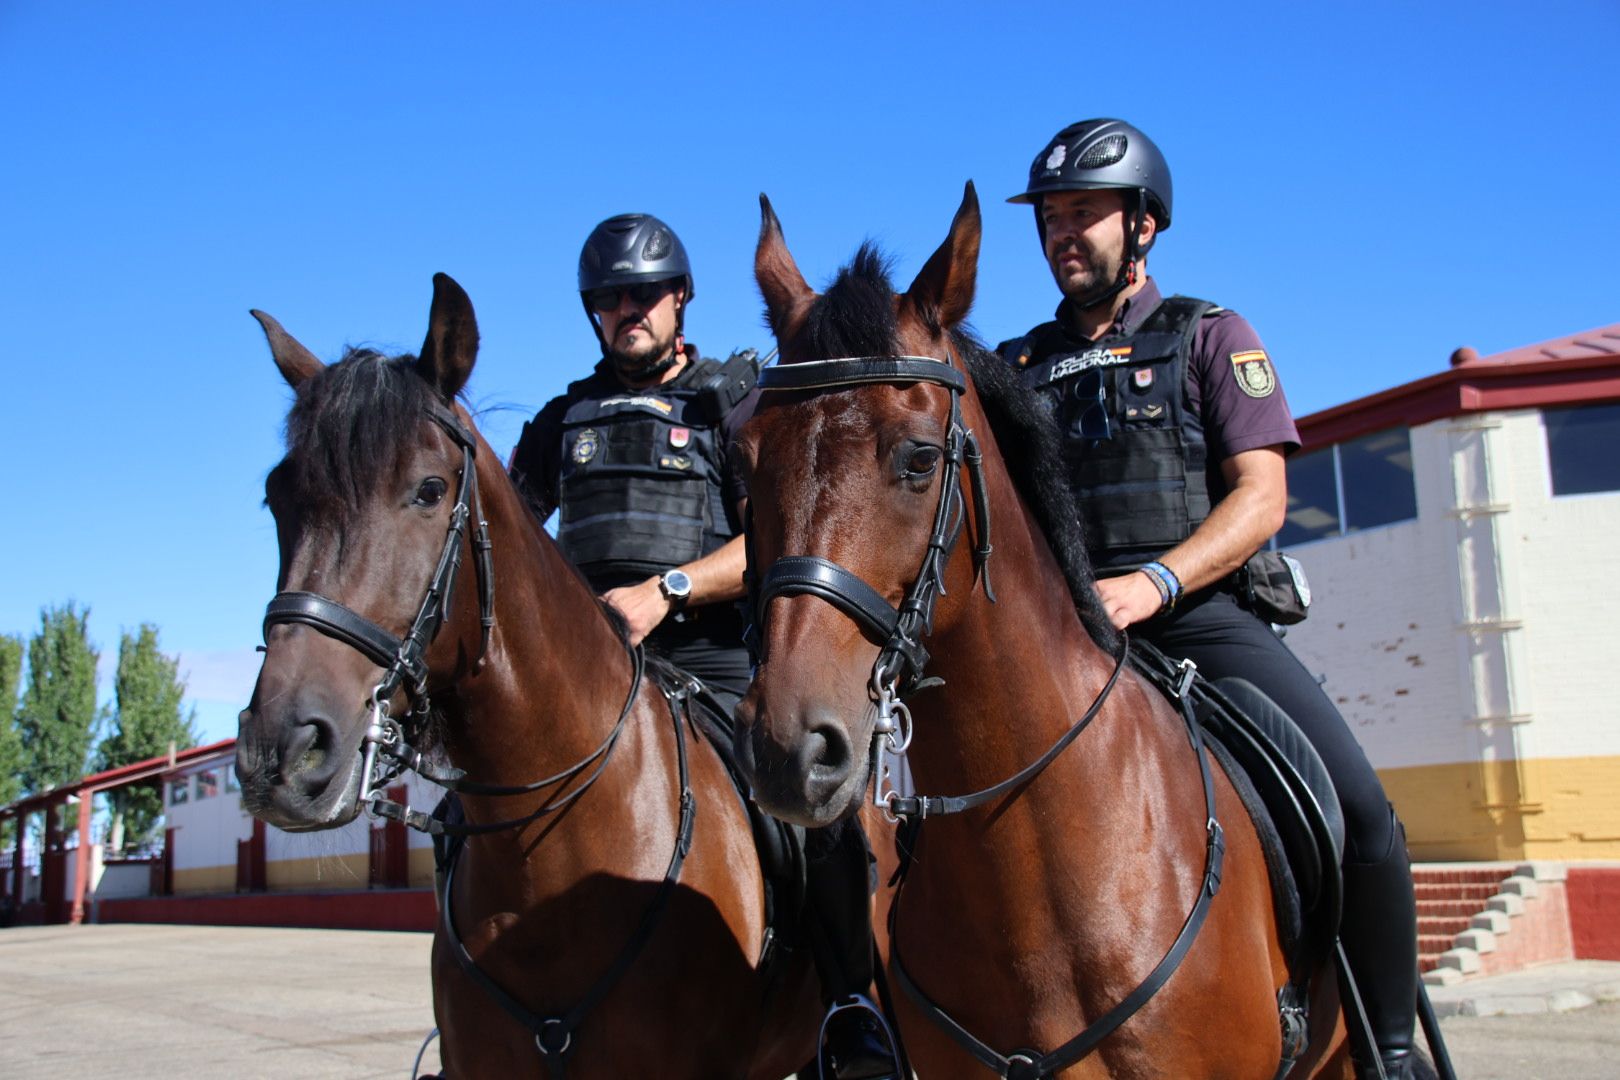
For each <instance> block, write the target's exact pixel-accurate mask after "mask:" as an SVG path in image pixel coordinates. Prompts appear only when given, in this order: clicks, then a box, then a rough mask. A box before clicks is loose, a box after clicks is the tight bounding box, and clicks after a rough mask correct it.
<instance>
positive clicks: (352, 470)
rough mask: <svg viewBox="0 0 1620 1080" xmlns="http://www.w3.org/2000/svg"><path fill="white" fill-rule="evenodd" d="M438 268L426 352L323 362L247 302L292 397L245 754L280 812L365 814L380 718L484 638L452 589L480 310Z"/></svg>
mask: <svg viewBox="0 0 1620 1080" xmlns="http://www.w3.org/2000/svg"><path fill="white" fill-rule="evenodd" d="M433 284H434V293H433V306H432V311H431V314H430V317H429V328H428V334H427V340H426V341H425V343H424V344H423V346H422V351H421V353H420V355H419V356H411V355H409V354H406V355H402V356H396V357H386V356H383V355H381V354H379V353H377V352H374V351H372V350H368V349H350V350H349V351H348V352H347V353H346V354H345V356H344V357H343V358H342V359H341V360H340V361H338V362H337V363H335V364H332V365H331V366H326V365H323V364H322V363H321V362H320V361H319V360H317V359H316V358H315V357H314V356H313V355H312V354H311V353H310V352H309V350H308V349H306V348H304V346H303V345H301V344H299V343H298V341H297V340H295V339H294V338H293V337H292V336H291V335H290V334H288V333H287V332H286V331H285V330H283V329H282V327H281V325H280V324H279V323H277V322H276V320H275V319H273V318H271V317H270V316H268V315H266V314H264V313H263V312H260V311H254V312H253V313H252V314H253V316H254V318H256V319H257V320H258V321H259V323H260V325H261V326H262V327H263V329H264V333H265V336H266V338H268V339H269V343H270V351H271V354H272V355H273V356H274V358H275V362H276V367H277V368H278V369H279V370H280V371H281V374H282V377H283V378H285V379H286V380H287V383H288V384H289V385H290V386H291V387H292V388H293V390H294V391H295V400H294V403H293V406H292V410H291V412H290V414H289V416H288V418H287V427H286V435H287V454H286V457H284V458H283V459H282V461H281V462H280V463H279V464H278V465H276V466H275V468H273V469H272V470H271V471H270V474H269V476H268V478H267V479H266V481H265V503H266V505H267V506H268V507H269V508H270V512H271V514H273V515H274V517H275V521H276V538H277V543H278V545H279V547H280V554H281V567H280V572H279V576H278V578H277V595H276V598H275V599H274V600H273V601H272V602H271V605H270V608H269V611H268V613H267V615H266V618H265V650H264V651H265V656H264V663H263V667H262V668H261V670H260V672H259V679H258V683H257V684H256V685H255V687H254V690H253V698H252V701H251V702H250V704H249V706H248V708H247V709H246V710H245V711H244V712H243V713H242V716H241V719H240V734H239V737H238V740H237V752H236V753H237V756H236V769H237V775H238V776H239V777H240V779H241V783H242V795H243V803H244V805H245V806H246V807H247V808H248V809H250V810H251V811H252V812H253V813H254V814H256V815H257V816H259V817H261V818H263V819H264V820H265V821H267V822H269V823H271V824H273V825H276V826H278V827H280V828H282V829H287V830H310V829H324V828H332V827H335V826H338V825H342V824H344V823H346V822H348V821H350V820H351V819H353V818H354V817H355V815H356V814H357V813H358V812H359V811H360V809H361V808H362V804H363V802H364V798H363V796H364V795H365V794H366V789H367V787H368V785H369V782H370V777H369V769H370V761H371V758H370V756H369V755H368V754H367V753H366V750H367V745H368V741H375V737H376V731H375V730H371V729H375V728H376V727H378V726H379V722H380V721H386V720H387V718H388V716H389V714H390V713H392V714H394V715H395V716H402V715H403V714H404V713H405V712H406V707H405V706H406V703H407V702H416V701H418V700H420V699H421V697H422V696H423V695H425V693H426V691H427V689H428V687H429V684H430V683H431V684H434V685H435V686H442V685H444V684H445V683H446V682H448V681H449V680H451V679H453V678H455V677H457V676H458V675H459V674H461V673H465V672H466V671H468V670H470V669H472V668H474V667H476V666H477V664H478V663H479V660H480V658H481V657H482V654H483V649H484V646H485V645H486V644H487V636H484V637H482V638H481V636H482V635H487V632H488V631H487V627H485V628H484V629H482V630H481V629H480V620H479V611H480V604H479V602H478V601H477V600H475V599H474V596H473V590H471V589H465V588H464V589H461V590H454V589H453V585H454V580H455V575H456V567H457V565H459V564H460V562H461V561H462V556H463V548H464V546H471V545H472V544H473V540H472V537H471V536H469V535H467V534H468V532H469V530H470V529H472V528H473V527H474V526H476V525H477V524H478V523H477V518H478V517H479V515H478V514H477V513H476V512H474V511H473V510H470V509H469V501H470V502H471V503H472V504H473V505H474V506H476V503H477V500H478V496H477V478H476V463H475V453H474V452H475V450H476V449H477V448H478V446H479V445H480V444H479V441H478V437H477V435H476V434H475V433H474V432H473V429H472V426H471V422H470V420H469V419H468V418H467V417H466V414H465V412H464V411H462V410H460V409H459V408H458V407H457V406H456V404H455V396H456V394H457V393H458V392H459V391H460V390H461V388H462V387H463V386H465V385H466V382H467V379H468V376H469V375H470V374H471V373H472V368H473V363H474V360H475V358H476V356H477V351H478V327H477V322H476V320H475V319H474V316H473V309H472V303H471V301H470V300H469V299H468V298H467V294H466V293H465V292H464V291H462V289H461V287H460V286H459V285H457V284H456V283H455V282H454V281H453V280H451V279H450V278H449V277H448V276H446V275H444V274H438V275H436V276H435V277H434V279H433ZM489 456H490V455H489V453H488V450H487V448H486V449H485V457H486V459H488V458H489ZM469 492H470V493H471V498H470V500H469ZM469 516H471V517H472V518H473V522H472V523H471V524H469V523H468V521H467V518H468V517H469ZM458 519H459V520H458ZM479 554H480V555H481V553H479ZM474 561H478V562H479V567H478V570H479V574H480V577H483V576H484V573H485V569H486V568H485V567H484V566H483V565H482V563H481V560H478V559H475V560H474ZM486 588H487V586H486ZM368 730H371V738H370V740H368Z"/></svg>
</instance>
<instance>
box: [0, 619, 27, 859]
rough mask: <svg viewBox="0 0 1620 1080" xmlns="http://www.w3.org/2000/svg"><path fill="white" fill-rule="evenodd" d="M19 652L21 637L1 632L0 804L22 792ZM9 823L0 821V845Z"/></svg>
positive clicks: (6, 838)
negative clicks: (18, 692) (19, 732)
mask: <svg viewBox="0 0 1620 1080" xmlns="http://www.w3.org/2000/svg"><path fill="white" fill-rule="evenodd" d="M22 656H23V642H22V638H20V637H12V636H11V635H10V634H0V806H5V805H6V804H7V803H10V802H12V801H14V800H15V799H16V798H17V796H18V795H21V794H22V765H23V755H22V739H21V737H19V736H18V734H17V687H18V686H19V685H20V684H21V681H22ZM11 825H12V823H11V820H10V819H9V818H8V819H7V820H6V821H5V822H3V823H0V845H9V844H10V843H11V836H12V832H11ZM8 850H9V848H8Z"/></svg>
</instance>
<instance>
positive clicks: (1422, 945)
mask: <svg viewBox="0 0 1620 1080" xmlns="http://www.w3.org/2000/svg"><path fill="white" fill-rule="evenodd" d="M1456 936H1457V935H1455V934H1419V935H1418V955H1419V956H1421V955H1423V954H1424V953H1434V954H1436V955H1439V954H1440V953H1443V952H1445V951H1446V950H1447V949H1449V948H1451V946H1452V941H1453V939H1454V938H1455V937H1456Z"/></svg>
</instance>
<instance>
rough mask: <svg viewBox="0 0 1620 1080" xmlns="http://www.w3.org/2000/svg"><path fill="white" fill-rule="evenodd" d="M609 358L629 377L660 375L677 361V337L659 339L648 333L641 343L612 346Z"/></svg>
mask: <svg viewBox="0 0 1620 1080" xmlns="http://www.w3.org/2000/svg"><path fill="white" fill-rule="evenodd" d="M607 358H608V361H609V362H610V363H612V365H613V368H614V370H615V371H617V372H618V373H619V374H620V375H622V376H624V377H625V378H627V379H632V380H636V381H640V380H642V379H649V378H652V377H653V376H654V375H658V374H660V373H661V372H663V371H665V370H666V369H668V368H669V367H670V365H672V364H674V363H675V339H674V337H673V336H671V337H670V338H668V339H667V340H658V339H654V338H652V337H651V335H650V334H649V335H648V340H646V341H644V342H643V343H642V344H640V345H635V346H631V347H629V348H621V347H619V346H617V345H614V346H610V347H609V348H608V350H607Z"/></svg>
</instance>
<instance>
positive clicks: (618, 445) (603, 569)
mask: <svg viewBox="0 0 1620 1080" xmlns="http://www.w3.org/2000/svg"><path fill="white" fill-rule="evenodd" d="M757 380H758V368H757V366H756V365H755V363H754V359H753V356H752V354H739V355H738V356H734V357H732V358H731V359H730V360H727V361H726V362H725V363H724V364H721V363H719V362H717V361H714V360H697V361H695V362H694V365H693V369H692V371H691V374H690V377H688V378H684V379H680V380H678V381H679V383H680V385H679V386H671V385H667V384H666V385H662V386H655V387H649V388H648V389H645V390H625V391H623V392H621V393H615V394H610V395H608V396H606V397H601V396H595V397H591V398H587V399H585V400H580V401H576V402H575V403H574V404H573V405H571V406H570V407H569V409H568V411H567V412H566V413H565V414H564V416H563V422H562V475H561V478H560V481H559V483H558V488H557V494H558V524H557V543H558V544H559V545H560V546H561V547H562V549H563V553H564V554H566V555H567V556H568V557H569V559H571V560H572V561H573V562H574V564H575V565H576V566H578V567H579V568H580V569H581V570H582V571H583V572H584V574H585V576H586V578H587V579H588V580H589V581H590V582H591V584H592V585H593V586H594V587H596V588H611V587H613V586H615V585H621V584H626V583H628V582H630V581H634V580H639V579H641V578H645V577H649V576H651V575H653V574H657V573H662V572H663V571H665V570H668V569H669V568H670V567H672V566H680V565H681V564H683V563H687V562H691V561H692V560H693V559H696V558H698V557H700V556H703V555H707V554H708V553H710V552H711V551H715V550H717V549H719V548H720V547H722V546H724V545H725V543H726V541H727V540H730V539H731V538H732V536H733V535H735V533H736V530H735V529H733V528H732V526H731V523H730V517H729V515H728V513H727V510H726V505H725V494H724V487H723V481H722V476H723V466H724V464H725V463H724V461H723V459H722V454H723V448H722V446H721V439H720V422H721V421H722V420H723V419H724V418H725V416H726V414H727V413H728V412H730V411H731V409H732V407H734V406H735V405H736V404H737V402H739V401H741V400H742V398H743V396H744V395H745V394H747V393H748V391H749V390H751V389H752V388H753V385H754V383H755V382H756V381H757ZM577 385H578V384H576V386H577ZM574 392H575V391H574V388H573V387H570V395H572V394H573V393H574Z"/></svg>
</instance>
